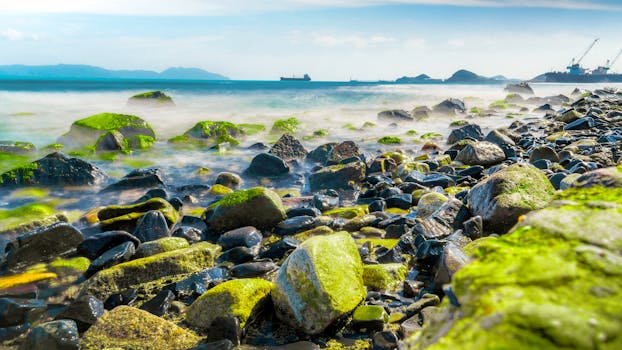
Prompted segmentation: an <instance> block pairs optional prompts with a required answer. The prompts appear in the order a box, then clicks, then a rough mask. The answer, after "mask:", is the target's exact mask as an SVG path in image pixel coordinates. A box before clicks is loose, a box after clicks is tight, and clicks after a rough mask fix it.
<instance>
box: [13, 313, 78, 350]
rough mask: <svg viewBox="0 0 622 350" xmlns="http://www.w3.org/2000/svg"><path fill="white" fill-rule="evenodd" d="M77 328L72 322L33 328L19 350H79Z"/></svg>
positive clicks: (43, 324) (58, 322) (53, 322)
mask: <svg viewBox="0 0 622 350" xmlns="http://www.w3.org/2000/svg"><path fill="white" fill-rule="evenodd" d="M79 349H80V337H79V335H78V327H77V326H76V323H75V322H74V321H72V320H58V321H50V322H45V323H42V324H40V325H38V326H37V327H34V328H33V329H32V330H31V331H30V334H28V337H26V340H24V342H23V343H22V344H21V345H20V350H79Z"/></svg>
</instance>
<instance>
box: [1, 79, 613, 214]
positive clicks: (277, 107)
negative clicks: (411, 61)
mask: <svg viewBox="0 0 622 350" xmlns="http://www.w3.org/2000/svg"><path fill="white" fill-rule="evenodd" d="M612 85H615V84H607V86H612ZM618 85H621V84H618ZM604 86H605V85H604V84H589V85H575V84H534V85H533V88H534V90H535V94H536V96H540V97H545V96H551V95H558V94H564V95H567V96H569V95H570V93H571V91H572V90H574V88H575V87H579V88H583V89H588V90H593V89H597V88H602V87H604ZM503 88H504V86H503V85H440V84H439V85H432V84H430V85H398V84H371V83H369V84H368V83H322V82H311V83H308V82H292V83H281V82H234V81H223V82H213V83H190V82H187V83H183V82H170V83H159V84H155V83H123V82H99V83H98V82H91V83H79V82H60V83H59V82H57V83H53V82H52V83H50V82H47V83H43V82H26V83H24V82H3V83H2V85H0V108H1V109H0V121H1V123H0V140H14V141H28V142H32V143H33V144H35V145H36V146H37V147H38V148H40V149H41V148H43V147H45V146H46V145H49V144H52V143H54V142H56V140H57V139H58V137H59V136H61V135H62V134H64V133H65V132H67V131H68V130H69V128H70V126H71V123H72V122H73V121H75V120H78V119H81V118H85V117H88V116H90V115H93V114H97V113H102V112H113V113H124V114H133V115H137V116H140V117H141V118H143V119H145V120H146V121H147V122H149V123H150V124H151V125H152V126H153V128H154V129H155V131H156V134H157V137H158V142H157V143H156V145H155V147H153V148H152V149H151V150H149V151H145V152H134V153H133V154H131V155H121V156H119V157H117V158H116V159H115V160H113V161H110V160H101V159H97V158H94V159H89V161H91V162H93V163H95V164H96V165H98V166H99V167H101V168H102V169H104V170H105V171H106V173H107V174H108V175H110V176H111V180H110V181H111V182H112V181H114V180H115V179H118V178H120V177H122V176H123V175H125V174H127V173H128V172H129V171H131V170H132V169H135V168H138V167H151V166H157V167H159V168H161V169H162V170H163V172H164V174H166V176H167V179H168V181H169V183H171V184H174V185H176V186H179V185H188V184H195V183H211V182H210V181H211V180H212V179H213V177H215V176H216V174H217V173H218V172H220V171H225V170H226V171H233V172H236V173H242V172H243V171H244V169H245V168H246V167H247V166H248V164H249V163H250V160H251V159H252V157H253V156H254V155H256V154H257V153H258V152H260V151H257V150H249V149H247V147H248V146H250V145H253V144H254V143H256V142H263V143H265V144H267V145H268V146H269V145H270V144H271V143H273V142H275V141H276V139H277V138H278V137H279V136H280V135H275V134H271V133H270V129H271V127H272V123H273V122H274V121H275V120H277V119H283V118H288V117H296V118H298V119H299V120H300V121H301V122H302V124H303V125H302V129H301V131H300V132H298V133H297V134H296V136H297V137H299V138H300V139H303V141H302V142H303V144H304V146H305V147H306V148H307V149H308V150H312V149H313V148H315V147H316V146H318V145H320V144H323V143H326V142H331V141H343V140H353V141H355V142H357V144H359V146H360V147H361V148H362V149H363V150H364V151H365V152H372V153H375V152H380V151H383V150H391V149H402V150H405V151H407V152H409V153H412V154H418V153H421V147H422V145H423V143H424V142H426V141H428V140H427V139H425V138H422V137H421V136H422V135H424V134H425V133H429V132H436V133H440V134H441V135H442V136H441V137H438V138H436V139H433V140H432V141H435V142H437V143H438V144H444V140H445V138H446V136H447V135H448V134H449V132H450V131H451V128H450V126H449V124H450V123H451V121H453V120H457V119H467V120H469V122H472V123H476V124H478V125H480V126H481V127H482V129H483V131H484V133H487V131H489V130H490V129H492V128H495V127H501V126H507V125H509V124H510V123H511V122H512V121H514V120H521V119H527V118H533V117H541V116H542V115H543V113H542V112H532V111H533V109H534V108H536V107H537V106H536V105H530V106H528V107H529V112H522V113H518V114H515V113H517V112H518V111H519V109H518V108H512V107H509V108H507V109H503V110H497V111H495V112H494V113H492V115H489V116H485V117H480V116H474V117H472V116H469V114H467V115H461V116H456V117H435V118H428V119H425V120H420V121H414V122H408V123H400V125H399V126H395V125H391V124H390V123H389V122H386V121H380V120H378V118H377V114H378V112H380V111H382V110H386V109H404V110H407V111H410V110H412V109H413V108H414V107H416V106H421V105H426V106H429V107H432V106H433V105H435V104H437V103H439V102H441V101H442V100H444V99H446V98H449V97H454V98H459V99H463V100H464V102H465V104H466V107H467V109H471V108H474V107H478V108H482V109H487V107H488V106H489V105H490V103H491V102H493V101H496V100H500V99H503V98H505V96H506V95H507V92H505V91H504V90H503ZM154 89H159V90H162V91H164V92H165V93H167V94H168V95H170V96H171V97H172V98H173V100H174V102H175V104H176V106H175V107H170V108H168V107H167V108H148V107H136V106H128V105H127V100H128V98H129V97H130V96H132V95H134V94H137V93H141V92H145V91H149V90H154ZM508 115H510V116H508ZM202 120H225V121H231V122H234V123H261V124H264V125H265V126H266V131H265V132H262V133H259V134H257V135H252V136H247V137H245V138H242V139H241V140H240V141H241V144H240V146H238V147H235V148H229V149H225V150H221V151H213V150H208V149H187V148H179V147H174V146H172V145H170V144H169V143H167V139H168V138H170V137H173V136H176V135H180V134H182V133H183V132H184V131H186V130H188V129H189V128H191V127H192V126H193V125H194V124H195V123H197V122H198V121H202ZM366 122H371V123H374V124H375V126H371V127H370V126H368V127H363V126H364V124H365V123H366ZM318 129H325V130H326V131H328V136H326V137H311V136H312V135H313V131H315V130H318ZM410 130H415V131H416V134H414V133H413V132H410V133H408V132H409V131H410ZM382 136H397V137H400V138H401V139H402V144H401V145H381V144H378V143H377V140H378V138H380V137H382ZM45 153H46V152H44V151H39V153H38V154H36V155H33V160H34V159H36V158H37V157H40V156H42V155H44V154H45ZM0 166H1V167H3V168H2V169H0V171H6V170H9V169H8V168H7V167H8V165H6V164H0ZM201 167H207V168H210V169H211V170H212V172H211V175H209V176H207V177H204V178H199V177H197V176H195V175H194V174H195V173H196V171H197V170H198V169H199V168H201ZM250 185H253V183H252V181H247V182H246V186H250ZM290 185H291V184H290ZM297 185H298V186H299V189H300V190H303V192H304V183H299V184H297ZM98 190H99V188H89V189H81V191H83V192H81V193H84V195H81V196H80V198H79V199H78V200H76V198H73V197H75V193H68V192H65V191H58V192H53V193H51V194H50V197H54V196H58V197H59V198H65V199H67V198H72V200H69V201H63V202H61V204H60V207H61V208H63V207H64V208H69V209H81V210H86V209H89V208H92V207H93V206H95V205H97V204H100V205H103V204H107V203H110V202H115V201H117V202H118V200H119V198H111V197H102V196H99V195H97V191H98ZM125 196H128V198H122V199H121V200H122V201H123V200H128V201H129V200H132V199H136V198H137V197H139V196H140V193H135V194H129V195H128V194H125ZM132 196H136V198H132ZM26 200H27V199H24V198H22V197H15V196H12V195H10V194H8V195H7V194H6V193H5V194H3V195H1V196H0V208H10V207H15V206H17V205H21V204H23V203H24V201H26ZM31 200H32V199H31Z"/></svg>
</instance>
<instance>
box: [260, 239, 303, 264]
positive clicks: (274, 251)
mask: <svg viewBox="0 0 622 350" xmlns="http://www.w3.org/2000/svg"><path fill="white" fill-rule="evenodd" d="M299 244H300V242H298V241H297V240H296V239H294V238H290V237H285V238H283V239H281V240H280V241H277V242H275V243H273V244H272V245H270V247H269V248H268V249H267V250H265V251H263V252H261V253H260V254H259V257H260V258H262V259H265V258H268V259H272V260H280V259H282V258H283V257H284V256H285V254H287V253H288V252H291V251H292V250H294V249H296V247H298V245H299Z"/></svg>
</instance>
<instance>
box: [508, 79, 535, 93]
mask: <svg viewBox="0 0 622 350" xmlns="http://www.w3.org/2000/svg"><path fill="white" fill-rule="evenodd" d="M503 90H504V91H507V92H509V93H515V94H524V95H533V94H534V92H533V89H532V88H531V86H529V83H527V82H526V81H523V82H520V83H518V84H508V85H506V86H505V88H504V89H503Z"/></svg>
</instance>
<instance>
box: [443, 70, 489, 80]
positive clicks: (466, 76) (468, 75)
mask: <svg viewBox="0 0 622 350" xmlns="http://www.w3.org/2000/svg"><path fill="white" fill-rule="evenodd" d="M445 82H447V83H493V82H498V80H495V79H493V78H486V77H483V76H481V75H477V74H475V73H473V72H471V71H468V70H466V69H461V70H459V71H457V72H455V73H454V74H453V75H452V76H451V77H449V79H447V80H445Z"/></svg>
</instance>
